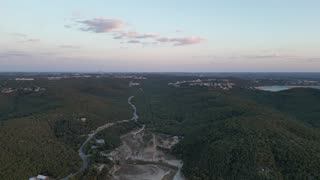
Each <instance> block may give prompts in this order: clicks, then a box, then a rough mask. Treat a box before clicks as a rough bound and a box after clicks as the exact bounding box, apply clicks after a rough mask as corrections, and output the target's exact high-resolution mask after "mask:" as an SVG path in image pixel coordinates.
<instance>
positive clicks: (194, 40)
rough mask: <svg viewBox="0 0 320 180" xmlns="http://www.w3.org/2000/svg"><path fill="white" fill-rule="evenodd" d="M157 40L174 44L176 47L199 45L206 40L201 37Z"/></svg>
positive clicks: (162, 38)
mask: <svg viewBox="0 0 320 180" xmlns="http://www.w3.org/2000/svg"><path fill="white" fill-rule="evenodd" d="M157 40H158V41H159V42H162V43H167V42H172V43H174V44H173V45H175V46H185V45H191V44H198V43H201V42H204V41H205V39H204V38H201V37H184V38H168V37H161V38H158V39H157Z"/></svg>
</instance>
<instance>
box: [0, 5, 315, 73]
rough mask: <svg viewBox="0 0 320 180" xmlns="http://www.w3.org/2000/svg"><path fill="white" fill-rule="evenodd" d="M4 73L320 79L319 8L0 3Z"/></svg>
mask: <svg viewBox="0 0 320 180" xmlns="http://www.w3.org/2000/svg"><path fill="white" fill-rule="evenodd" d="M0 71H1V72H6V71H23V72H30V71H37V72H47V71H50V72H53V71H54V72H63V71H76V72H97V71H99V72H101V71H105V72H319V71H320V1H319V0H220V1H218V0H197V1H194V0H152V1H150V0H134V1H133V0H114V1H113V0H108V1H107V0H90V1H85V0H54V1H52V0H0Z"/></svg>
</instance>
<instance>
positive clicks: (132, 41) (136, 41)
mask: <svg viewBox="0 0 320 180" xmlns="http://www.w3.org/2000/svg"><path fill="white" fill-rule="evenodd" d="M127 43H130V44H139V43H141V41H138V40H130V41H127Z"/></svg>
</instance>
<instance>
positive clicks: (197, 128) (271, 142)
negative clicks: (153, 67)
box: [135, 76, 320, 179]
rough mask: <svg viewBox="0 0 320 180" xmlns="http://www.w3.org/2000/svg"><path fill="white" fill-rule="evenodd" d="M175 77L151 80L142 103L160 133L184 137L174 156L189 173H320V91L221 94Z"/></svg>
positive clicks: (209, 175) (145, 119)
mask: <svg viewBox="0 0 320 180" xmlns="http://www.w3.org/2000/svg"><path fill="white" fill-rule="evenodd" d="M176 78H177V79H179V77H176ZM170 81H171V82H172V81H173V80H172V78H170V77H163V76H161V77H160V76H154V77H153V78H149V79H148V80H147V81H145V82H144V85H143V93H141V94H140V95H139V98H137V99H136V102H135V103H137V104H138V109H139V110H140V111H139V112H140V113H139V115H140V118H141V121H143V122H144V123H146V124H148V126H150V127H152V128H153V130H154V131H159V132H162V133H167V134H173V135H180V136H182V137H183V139H182V141H181V143H179V144H178V145H177V146H176V147H175V148H174V153H176V154H177V155H179V156H181V158H182V159H183V161H184V166H183V173H184V174H185V175H186V176H187V177H188V178H190V179H313V178H319V177H320V171H319V167H320V140H319V139H320V134H319V132H318V131H317V129H316V128H315V127H318V126H317V124H318V123H319V122H318V121H317V119H318V120H319V117H320V115H319V105H320V91H319V90H313V89H292V90H287V91H283V92H277V93H271V92H264V91H258V90H247V89H242V88H237V89H234V90H232V91H220V90H208V88H200V87H199V88H198V87H192V88H190V87H179V88H176V87H169V86H167V83H168V82H170Z"/></svg>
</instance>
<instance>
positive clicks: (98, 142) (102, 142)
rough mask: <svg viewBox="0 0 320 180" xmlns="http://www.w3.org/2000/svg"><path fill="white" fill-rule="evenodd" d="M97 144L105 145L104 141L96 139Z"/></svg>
mask: <svg viewBox="0 0 320 180" xmlns="http://www.w3.org/2000/svg"><path fill="white" fill-rule="evenodd" d="M96 143H97V144H104V143H105V142H104V139H96Z"/></svg>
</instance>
